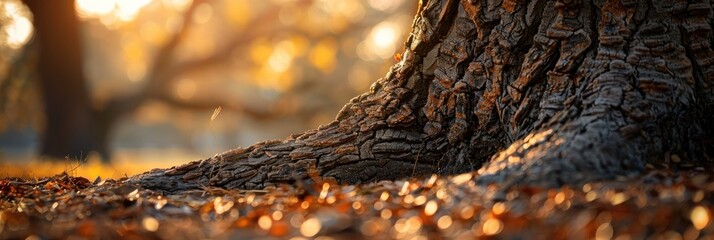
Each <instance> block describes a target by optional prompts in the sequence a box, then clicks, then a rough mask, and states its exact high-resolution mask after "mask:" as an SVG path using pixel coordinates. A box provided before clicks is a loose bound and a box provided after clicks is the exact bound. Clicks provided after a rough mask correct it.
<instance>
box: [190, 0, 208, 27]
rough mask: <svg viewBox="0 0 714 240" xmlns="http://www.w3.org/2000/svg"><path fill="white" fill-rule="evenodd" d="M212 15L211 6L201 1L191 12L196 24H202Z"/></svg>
mask: <svg viewBox="0 0 714 240" xmlns="http://www.w3.org/2000/svg"><path fill="white" fill-rule="evenodd" d="M212 16H213V7H211V5H209V4H208V3H202V4H201V5H199V6H198V7H197V8H196V11H195V12H194V13H193V16H192V17H193V18H192V19H191V20H193V22H194V23H196V24H202V23H207V22H208V21H209V20H211V17H212Z"/></svg>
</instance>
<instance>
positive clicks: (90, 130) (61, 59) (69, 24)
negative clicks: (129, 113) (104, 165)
mask: <svg viewBox="0 0 714 240" xmlns="http://www.w3.org/2000/svg"><path fill="white" fill-rule="evenodd" d="M24 2H25V4H26V5H27V6H28V8H29V9H30V11H31V12H32V14H33V18H34V19H33V24H34V26H35V30H36V33H37V36H36V39H35V40H34V41H37V42H38V44H37V46H38V47H39V62H38V64H37V70H38V77H39V78H38V81H39V86H40V90H41V93H42V98H43V99H42V101H43V105H44V108H45V109H44V113H45V121H44V127H43V128H44V129H43V131H42V136H41V141H42V142H41V146H40V154H41V155H43V156H46V157H51V158H53V159H63V158H66V157H67V158H70V159H77V160H84V159H83V158H85V157H86V156H87V155H88V154H89V153H90V152H98V153H99V154H100V155H101V156H102V159H103V160H105V161H107V160H108V159H109V158H108V156H109V148H108V147H107V146H108V138H109V137H108V129H109V127H108V124H103V123H102V122H101V121H99V119H98V118H97V113H96V111H94V110H93V109H92V106H91V100H90V98H89V93H88V91H87V85H86V82H85V77H84V72H83V67H82V64H83V61H82V59H83V58H82V47H81V38H80V32H79V29H80V27H79V20H78V19H77V15H76V12H75V7H74V1H73V0H57V1H54V0H53V1H45V0H24Z"/></svg>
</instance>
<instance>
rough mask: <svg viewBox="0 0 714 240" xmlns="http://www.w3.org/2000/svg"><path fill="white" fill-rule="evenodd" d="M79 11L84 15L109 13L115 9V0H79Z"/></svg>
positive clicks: (77, 3)
mask: <svg viewBox="0 0 714 240" xmlns="http://www.w3.org/2000/svg"><path fill="white" fill-rule="evenodd" d="M75 4H76V6H77V12H78V13H79V15H80V16H83V17H93V16H99V15H105V14H109V13H110V12H111V11H112V10H114V5H116V1H115V0H101V1H97V0H77V1H76V2H75Z"/></svg>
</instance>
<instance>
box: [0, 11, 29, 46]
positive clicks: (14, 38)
mask: <svg viewBox="0 0 714 240" xmlns="http://www.w3.org/2000/svg"><path fill="white" fill-rule="evenodd" d="M3 8H4V9H5V13H4V15H6V16H8V17H9V18H10V21H9V22H8V24H7V26H6V27H5V29H4V30H5V34H7V39H6V42H7V45H8V46H10V47H11V48H20V47H21V46H22V45H25V43H27V41H28V40H29V39H30V36H32V31H33V27H32V22H30V19H28V16H24V15H23V14H21V13H22V11H21V9H22V5H20V4H19V3H16V2H6V3H5V4H4V6H3Z"/></svg>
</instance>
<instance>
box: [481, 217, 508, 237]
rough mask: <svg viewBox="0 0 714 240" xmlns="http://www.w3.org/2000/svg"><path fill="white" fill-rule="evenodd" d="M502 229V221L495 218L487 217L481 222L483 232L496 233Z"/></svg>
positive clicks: (487, 233)
mask: <svg viewBox="0 0 714 240" xmlns="http://www.w3.org/2000/svg"><path fill="white" fill-rule="evenodd" d="M502 230H503V222H501V220H498V219H495V218H489V219H488V220H486V222H484V223H483V234H486V235H496V234H498V233H500V232H501V231H502Z"/></svg>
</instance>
